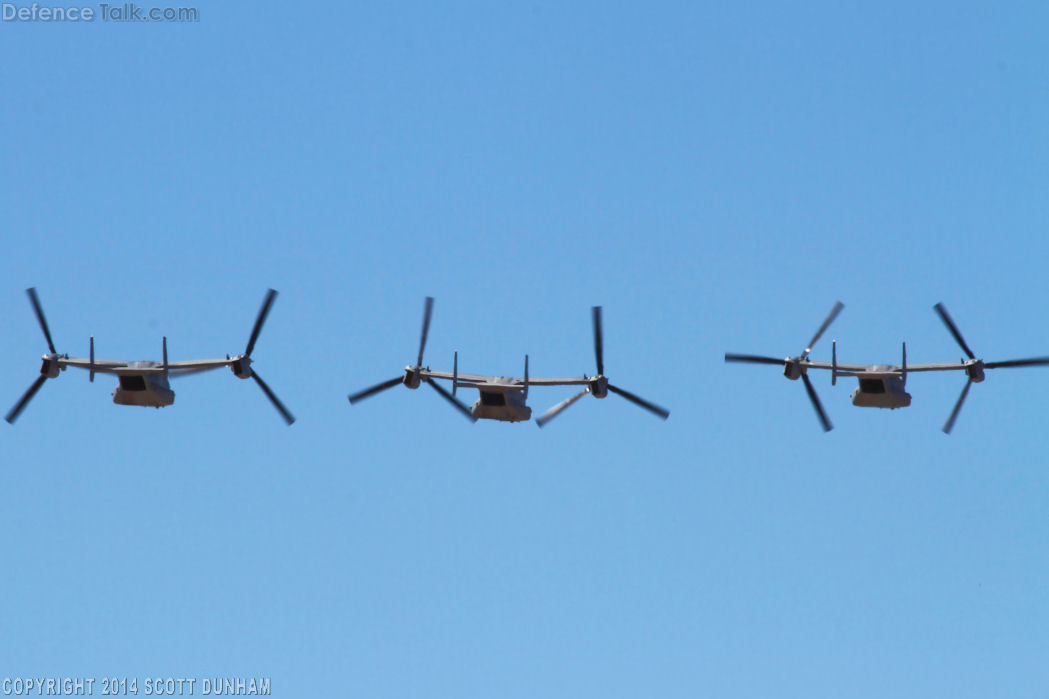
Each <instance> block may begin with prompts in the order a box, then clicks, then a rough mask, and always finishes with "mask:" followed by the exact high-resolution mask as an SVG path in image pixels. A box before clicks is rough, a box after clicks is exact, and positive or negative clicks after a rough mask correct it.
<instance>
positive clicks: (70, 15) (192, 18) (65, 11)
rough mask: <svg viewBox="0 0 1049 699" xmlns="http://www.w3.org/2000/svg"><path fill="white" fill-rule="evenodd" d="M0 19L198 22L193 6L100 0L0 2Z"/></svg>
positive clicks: (20, 20)
mask: <svg viewBox="0 0 1049 699" xmlns="http://www.w3.org/2000/svg"><path fill="white" fill-rule="evenodd" d="M0 20H2V21H4V22H96V21H102V22H199V21H200V10H199V9H198V8H196V7H142V6H141V5H138V4H137V3H133V2H125V3H121V4H119V5H115V4H112V3H105V2H100V3H98V4H97V5H70V6H65V7H57V6H45V5H41V4H40V3H38V2H34V3H32V4H31V5H17V4H15V3H13V2H5V3H0Z"/></svg>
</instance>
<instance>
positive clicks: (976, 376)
mask: <svg viewBox="0 0 1049 699" xmlns="http://www.w3.org/2000/svg"><path fill="white" fill-rule="evenodd" d="M965 373H966V375H968V377H969V380H970V381H972V382H973V383H980V382H981V381H983V379H984V376H983V360H981V359H977V360H976V361H973V362H969V363H968V364H966V365H965Z"/></svg>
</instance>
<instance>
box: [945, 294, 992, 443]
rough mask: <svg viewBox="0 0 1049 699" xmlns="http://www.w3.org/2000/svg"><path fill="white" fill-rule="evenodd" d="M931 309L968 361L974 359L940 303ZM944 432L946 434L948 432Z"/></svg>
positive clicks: (973, 355) (956, 327)
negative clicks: (949, 332) (952, 336)
mask: <svg viewBox="0 0 1049 699" xmlns="http://www.w3.org/2000/svg"><path fill="white" fill-rule="evenodd" d="M932 309H933V310H934V311H936V312H937V313H938V314H939V315H940V320H942V321H943V324H944V325H946V326H947V329H948V330H950V331H951V335H954V340H955V342H957V343H958V344H959V345H960V346H961V348H962V350H963V351H964V352H965V354H966V355H968V357H969V359H976V355H975V354H973V351H972V350H971V349H969V345H967V344H965V338H964V337H962V334H961V333H960V332H958V326H957V325H955V324H954V321H953V320H951V316H950V314H948V313H947V309H946V308H945V307H944V305H943V304H942V303H938V304H936V305H935V306H933V307H932ZM984 366H986V365H984ZM944 431H945V432H947V431H948V430H944Z"/></svg>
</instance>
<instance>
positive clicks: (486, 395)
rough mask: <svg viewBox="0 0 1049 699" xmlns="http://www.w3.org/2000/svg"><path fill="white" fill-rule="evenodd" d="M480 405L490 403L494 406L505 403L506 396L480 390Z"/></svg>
mask: <svg viewBox="0 0 1049 699" xmlns="http://www.w3.org/2000/svg"><path fill="white" fill-rule="evenodd" d="M481 405H491V406H495V407H499V406H503V405H506V396H504V395H503V394H502V393H495V392H489V391H481Z"/></svg>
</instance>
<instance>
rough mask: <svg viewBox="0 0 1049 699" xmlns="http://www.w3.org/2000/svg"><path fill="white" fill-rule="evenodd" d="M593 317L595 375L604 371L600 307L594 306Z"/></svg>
mask: <svg viewBox="0 0 1049 699" xmlns="http://www.w3.org/2000/svg"><path fill="white" fill-rule="evenodd" d="M592 312H593V317H594V356H595V357H596V358H597V375H598V376H602V375H604V373H605V341H604V333H603V332H602V331H601V307H600V306H594V307H593V309H592Z"/></svg>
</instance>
